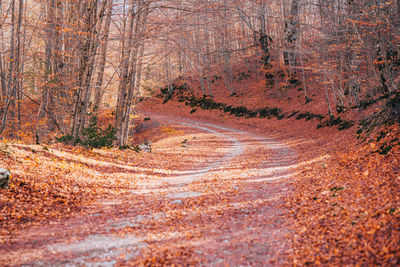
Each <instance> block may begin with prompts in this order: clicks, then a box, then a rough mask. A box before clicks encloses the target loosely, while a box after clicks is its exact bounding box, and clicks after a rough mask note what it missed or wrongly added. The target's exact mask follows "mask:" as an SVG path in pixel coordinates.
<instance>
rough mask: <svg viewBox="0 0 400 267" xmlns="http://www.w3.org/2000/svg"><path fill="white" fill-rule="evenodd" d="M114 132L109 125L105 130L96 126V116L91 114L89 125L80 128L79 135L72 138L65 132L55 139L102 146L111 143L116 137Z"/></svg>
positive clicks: (90, 146)
mask: <svg viewBox="0 0 400 267" xmlns="http://www.w3.org/2000/svg"><path fill="white" fill-rule="evenodd" d="M115 133H116V130H115V128H114V127H112V126H111V125H109V126H108V127H107V129H106V130H103V129H101V128H99V127H98V126H97V117H96V116H92V117H91V118H90V122H89V126H88V127H86V128H84V129H83V130H82V132H81V136H80V137H78V138H74V137H73V136H72V135H70V134H67V135H64V136H61V137H56V140H57V141H58V142H60V143H65V144H72V145H77V144H79V145H82V146H85V147H88V148H102V147H110V146H112V145H113V141H114V140H115V139H116V137H115Z"/></svg>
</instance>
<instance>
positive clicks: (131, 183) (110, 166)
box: [0, 99, 400, 266]
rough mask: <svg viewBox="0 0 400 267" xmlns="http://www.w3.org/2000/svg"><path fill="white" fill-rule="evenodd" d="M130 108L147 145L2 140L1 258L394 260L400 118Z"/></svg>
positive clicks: (31, 261) (46, 261)
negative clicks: (325, 121)
mask: <svg viewBox="0 0 400 267" xmlns="http://www.w3.org/2000/svg"><path fill="white" fill-rule="evenodd" d="M139 110H140V114H141V115H140V118H139V119H137V125H138V127H136V135H135V138H136V140H135V142H137V143H141V142H145V141H151V142H152V146H153V150H152V152H151V153H145V152H140V153H137V152H135V151H133V150H131V149H128V150H116V149H93V150H86V149H83V148H79V147H69V146H65V145H61V144H52V145H46V146H35V145H25V144H17V143H9V142H4V143H3V144H2V145H1V151H0V157H1V160H2V166H0V167H6V168H8V169H10V170H11V172H12V173H13V176H12V179H11V184H10V189H9V190H7V191H4V192H2V194H1V198H0V201H1V202H0V203H1V206H0V211H1V212H0V227H1V228H0V229H1V236H2V239H1V241H0V264H1V265H2V266H8V265H11V266H12V265H28V266H42V265H71V264H72V265H79V264H85V265H89V266H108V265H110V266H113V265H117V266H118V265H121V266H125V265H134V266H136V265H145V266H152V265H155V266H157V265H172V264H175V265H182V264H184V265H213V266H226V265H227V264H228V265H232V266H238V265H242V266H243V265H244V266H246V265H250V266H265V265H304V264H312V265H319V264H334V265H335V264H336V265H338V264H349V265H356V264H360V265H370V264H383V265H392V266H395V265H397V264H399V263H400V254H399V253H400V242H399V241H400V233H399V229H400V227H399V225H400V210H399V209H400V207H399V203H400V196H399V194H398V192H399V189H400V186H399V185H400V176H399V171H400V170H399V166H400V162H399V160H400V149H399V145H398V139H397V138H398V136H399V134H400V131H399V129H398V127H392V128H390V129H386V132H387V133H386V134H380V135H379V138H377V139H376V138H375V139H374V140H372V139H371V140H372V141H370V142H364V143H361V142H360V141H357V140H356V139H355V136H356V135H355V129H350V130H347V131H344V132H343V131H342V132H339V131H338V130H337V128H336V129H335V128H328V127H326V128H321V129H317V127H316V124H317V122H315V121H312V120H311V121H302V120H296V119H294V118H291V119H283V120H278V119H269V120H268V119H261V118H246V117H234V116H231V115H229V114H227V113H223V112H220V111H210V110H200V109H199V110H196V112H192V113H191V111H192V108H191V107H189V106H186V105H184V104H183V103H181V102H178V101H175V100H171V101H170V102H168V103H166V104H162V100H160V99H150V100H146V101H145V102H142V103H141V104H140V105H139ZM160 114H163V115H160ZM388 147H390V149H389V148H388Z"/></svg>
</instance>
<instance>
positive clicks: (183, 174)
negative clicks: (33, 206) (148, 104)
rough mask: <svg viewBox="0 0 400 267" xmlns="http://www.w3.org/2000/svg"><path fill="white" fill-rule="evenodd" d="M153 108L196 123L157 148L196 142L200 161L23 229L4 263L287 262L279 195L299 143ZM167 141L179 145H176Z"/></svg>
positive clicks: (184, 123)
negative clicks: (73, 214)
mask: <svg viewBox="0 0 400 267" xmlns="http://www.w3.org/2000/svg"><path fill="white" fill-rule="evenodd" d="M151 116H152V119H157V120H159V121H168V125H169V126H171V125H173V126H177V127H184V128H185V129H190V131H187V133H183V134H181V135H180V136H178V137H176V136H174V137H171V138H169V139H168V138H167V140H162V142H161V143H160V144H159V145H157V144H154V145H155V146H154V152H153V153H165V154H166V155H167V154H168V153H176V152H177V150H178V149H186V150H187V151H189V152H190V154H184V155H186V157H188V156H187V155H191V156H192V157H194V158H196V153H197V152H199V154H200V151H202V156H201V157H200V156H199V158H201V161H199V162H197V163H196V164H194V168H191V169H187V168H186V169H183V170H171V171H169V172H168V175H163V176H156V175H154V176H147V177H146V178H141V179H138V181H137V183H136V185H135V186H134V187H133V188H129V189H124V190H122V191H120V193H119V194H118V195H113V196H110V197H109V198H108V199H103V200H101V201H98V202H97V203H96V204H95V205H93V206H91V207H89V208H88V210H87V211H85V214H84V215H81V216H79V217H76V218H72V219H68V220H64V221H59V222H54V223H53V224H49V225H42V226H38V227H35V228H31V229H28V230H27V231H24V232H23V233H22V234H21V235H20V237H19V239H18V241H16V242H15V243H14V244H13V245H12V247H11V249H10V251H8V252H7V253H6V254H3V255H1V256H0V263H1V262H3V263H5V265H24V266H60V265H61V266H76V265H85V266H115V265H123V266H125V265H133V266H134V265H138V264H149V265H156V264H165V265H170V264H173V263H174V264H195V265H201V266H226V265H227V264H229V265H230V266H265V265H277V264H279V263H282V262H283V258H282V257H283V256H282V257H280V256H279V255H284V253H285V251H286V250H287V249H288V244H287V243H286V242H285V235H286V234H287V229H286V228H285V227H283V226H282V225H283V223H284V221H285V214H284V213H283V212H282V209H281V208H280V205H281V204H282V200H281V197H282V196H284V195H285V194H286V193H287V192H288V191H289V190H290V188H288V187H287V184H286V182H285V181H286V180H287V179H285V178H288V177H290V173H291V171H292V170H293V168H294V167H295V164H294V162H295V154H294V152H293V151H292V150H291V149H290V148H289V147H287V146H285V145H284V144H282V143H280V142H278V141H276V140H272V139H268V138H264V137H260V136H256V135H254V134H251V133H247V132H243V131H239V130H235V129H230V128H226V127H222V126H218V125H214V124H208V123H201V122H194V121H188V120H184V119H178V118H175V119H171V118H168V119H166V118H165V117H162V116H160V115H154V114H151ZM189 132H190V133H189ZM195 137H197V138H195ZM183 139H184V140H186V141H185V142H183V143H184V144H183V145H181V144H182V142H178V143H177V140H183ZM188 140H189V141H188ZM198 140H199V141H198ZM200 141H201V142H200ZM174 142H175V143H174ZM171 144H174V146H175V147H174V148H171ZM176 144H179V147H178V148H177V147H176ZM182 160H185V157H183V158H182ZM127 171H128V173H129V170H127ZM160 171H161V170H160ZM132 176H133V177H132V178H135V176H134V175H132ZM110 179H112V177H110Z"/></svg>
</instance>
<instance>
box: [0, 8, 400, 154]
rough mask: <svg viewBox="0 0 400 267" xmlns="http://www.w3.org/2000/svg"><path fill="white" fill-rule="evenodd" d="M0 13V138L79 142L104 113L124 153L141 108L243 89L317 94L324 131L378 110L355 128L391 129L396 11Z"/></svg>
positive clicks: (397, 58) (399, 59)
mask: <svg viewBox="0 0 400 267" xmlns="http://www.w3.org/2000/svg"><path fill="white" fill-rule="evenodd" d="M0 13H1V21H0V39H1V41H0V75H1V76H0V87H1V91H0V93H1V95H0V96H1V98H0V101H1V102H0V103H1V105H0V120H1V127H0V134H1V137H2V138H7V139H23V140H25V141H29V142H35V143H41V142H46V141H49V140H51V139H53V138H54V137H55V136H64V137H65V138H66V139H67V140H78V139H79V137H80V136H81V135H82V131H84V129H87V128H88V127H90V125H91V126H94V125H95V124H96V120H95V116H96V115H98V114H99V112H102V111H103V110H105V109H108V110H109V109H112V110H113V111H112V114H113V115H114V116H113V118H114V122H112V127H111V128H108V129H107V130H104V133H105V134H109V135H113V134H116V135H115V136H116V140H115V141H114V143H115V145H117V146H124V145H127V144H128V143H129V134H130V126H131V125H132V120H133V119H134V117H135V116H134V114H135V106H136V104H137V102H138V101H140V100H141V99H142V97H143V96H147V95H151V94H152V93H154V92H156V93H158V92H159V91H160V88H164V89H163V94H164V96H170V95H172V94H173V93H174V91H176V89H177V88H179V89H180V90H181V91H182V90H183V91H185V93H187V94H193V95H196V96H199V97H201V96H203V95H206V96H209V97H210V98H212V97H213V96H214V95H215V94H217V93H218V94H221V93H222V94H225V95H227V96H229V95H233V96H234V95H236V94H237V91H238V89H241V90H243V88H237V84H238V81H240V80H244V79H251V80H253V81H254V82H257V83H258V84H259V87H260V88H263V90H264V92H265V93H262V94H260V95H259V96H257V97H259V98H260V99H263V98H268V97H271V95H272V96H274V95H275V96H278V97H282V96H284V95H285V93H286V92H287V91H289V90H293V89H295V90H297V91H299V92H301V93H302V98H303V99H304V103H308V102H310V101H312V100H313V96H312V95H311V94H310V90H312V91H313V92H314V93H313V94H314V95H315V92H319V93H320V94H321V95H323V96H324V102H325V104H324V107H325V111H324V112H325V114H326V115H329V118H331V119H334V118H335V116H337V114H339V113H341V112H345V111H346V110H347V109H349V108H351V107H353V108H354V107H363V106H366V105H369V104H372V103H375V102H376V101H378V100H379V101H380V100H382V99H383V100H385V99H387V100H385V101H386V105H385V106H384V107H385V108H383V109H381V110H380V111H379V112H378V113H376V114H373V115H371V116H370V117H369V118H370V119H369V121H368V122H367V123H366V124H367V125H369V126H371V125H372V126H373V125H374V124H379V123H382V122H386V121H388V120H389V121H390V120H398V118H399V109H400V108H399V82H400V76H399V71H400V50H399V49H400V1H399V0H396V1H387V0H386V1H382V0H374V1H372V0H371V1H362V0H324V1H322V0H254V1H243V0H201V1H200V0H188V1H173V0H171V1H168V0H164V1H157V0H80V1H77V0H63V1H61V0H29V1H26V0H6V1H0ZM92 128H93V127H92ZM114 129H115V130H114ZM64 140H65V139H64Z"/></svg>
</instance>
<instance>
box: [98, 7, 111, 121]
mask: <svg viewBox="0 0 400 267" xmlns="http://www.w3.org/2000/svg"><path fill="white" fill-rule="evenodd" d="M113 4H114V1H113V0H108V3H107V15H106V16H107V17H106V22H105V25H104V32H103V38H102V43H101V48H100V51H101V55H100V62H99V69H98V72H97V81H96V85H95V95H94V111H95V113H96V114H98V112H99V109H100V108H101V102H102V98H103V94H104V89H103V78H104V70H105V65H106V61H107V46H108V35H109V32H110V25H111V15H112V9H113Z"/></svg>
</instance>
